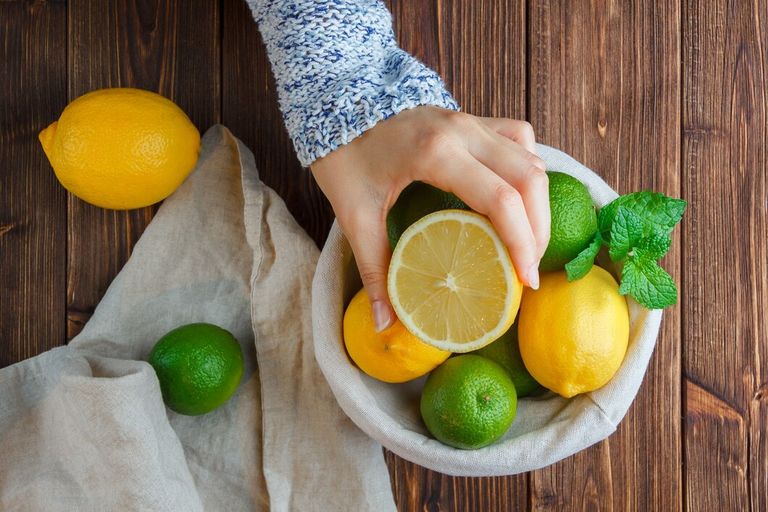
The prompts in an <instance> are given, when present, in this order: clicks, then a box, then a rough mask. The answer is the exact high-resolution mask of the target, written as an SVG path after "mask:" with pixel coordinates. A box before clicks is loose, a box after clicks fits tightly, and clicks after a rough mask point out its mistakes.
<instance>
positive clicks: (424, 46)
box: [386, 0, 528, 512]
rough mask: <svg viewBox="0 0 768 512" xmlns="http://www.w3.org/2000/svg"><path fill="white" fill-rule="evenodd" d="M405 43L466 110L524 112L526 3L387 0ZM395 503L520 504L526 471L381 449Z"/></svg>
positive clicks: (416, 506)
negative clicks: (453, 464)
mask: <svg viewBox="0 0 768 512" xmlns="http://www.w3.org/2000/svg"><path fill="white" fill-rule="evenodd" d="M389 7H390V9H391V11H392V18H393V23H394V27H395V33H396V35H397V37H398V41H399V43H400V45H401V46H402V48H403V49H405V50H406V51H408V52H410V53H411V54H413V55H415V56H416V57H417V58H419V59H420V60H421V61H422V62H424V63H425V64H427V65H428V66H430V67H432V68H433V69H436V70H437V71H438V72H439V73H440V74H441V76H442V77H443V79H444V80H445V82H446V86H447V87H448V89H449V90H450V91H451V92H452V93H453V95H454V97H455V98H456V100H457V101H458V102H459V104H460V105H461V106H462V109H463V110H464V111H466V112H470V113H472V114H475V115H482V116H505V117H512V118H516V119H522V118H524V117H525V85H526V76H525V26H526V22H525V3H524V2H523V1H522V0H504V1H487V0H483V1H478V2H462V1H450V2H439V3H437V4H436V3H433V2H396V1H392V2H390V3H389ZM386 458H387V462H388V464H389V467H390V471H391V473H392V483H393V489H394V493H395V499H396V502H397V503H398V507H399V509H400V510H403V511H415V510H453V511H457V512H458V511H466V510H482V511H496V510H498V511H508V510H525V509H526V508H527V503H528V478H527V476H526V475H516V476H509V477H500V478H458V477H450V476H446V475H442V474H440V473H436V472H434V471H430V470H427V469H425V468H421V467H418V466H415V465H413V464H411V463H409V462H407V461H405V460H403V459H400V458H399V457H397V456H396V455H394V454H391V453H387V456H386Z"/></svg>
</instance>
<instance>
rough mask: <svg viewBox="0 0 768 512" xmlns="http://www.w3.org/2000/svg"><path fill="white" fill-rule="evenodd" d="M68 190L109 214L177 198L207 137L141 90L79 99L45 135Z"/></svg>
mask: <svg viewBox="0 0 768 512" xmlns="http://www.w3.org/2000/svg"><path fill="white" fill-rule="evenodd" d="M40 142H41V143H42V145H43V150H44V151H45V154H46V156H48V160H49V161H50V162H51V166H52V167H53V170H54V172H55V173H56V177H57V178H58V179H59V181H60V182H61V184H62V185H63V186H64V188H66V189H67V190H69V191H70V192H72V193H73V194H74V195H76V196H77V197H79V198H80V199H82V200H84V201H87V202H89V203H91V204H94V205H96V206H101V207H102V208H111V209H116V210H125V209H131V208H141V207H143V206H148V205H151V204H154V203H157V202H158V201H161V200H163V199H165V198H166V197H168V196H169V195H171V194H172V193H173V191H174V190H176V188H177V187H178V186H179V185H181V183H182V182H183V181H184V179H185V178H186V177H187V175H188V174H189V173H190V172H191V171H192V169H193V168H194V167H195V163H196V162H197V156H198V153H199V151H200V132H198V131H197V128H195V126H194V125H193V124H192V122H191V121H190V120H189V118H188V117H187V115H186V114H185V113H184V111H182V110H181V109H180V108H179V107H178V106H177V105H176V104H175V103H173V102H172V101H171V100H169V99H167V98H164V97H163V96H160V95H159V94H155V93H153V92H149V91H142V90H140V89H101V90H97V91H93V92H90V93H88V94H85V95H83V96H80V97H79V98H77V99H76V100H74V101H72V103H70V104H69V105H67V107H66V108H65V109H64V112H62V114H61V117H60V118H59V120H58V121H55V122H54V123H53V124H51V125H50V126H49V127H48V128H46V129H45V130H43V131H42V132H40Z"/></svg>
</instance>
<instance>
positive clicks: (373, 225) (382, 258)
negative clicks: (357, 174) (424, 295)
mask: <svg viewBox="0 0 768 512" xmlns="http://www.w3.org/2000/svg"><path fill="white" fill-rule="evenodd" d="M339 223H340V224H341V228H342V231H343V232H344V234H345V235H346V237H347V239H348V240H349V244H350V245H351V246H352V252H353V253H354V255H355V261H356V262H357V270H358V271H359V272H360V277H361V278H362V280H363V286H364V287H365V291H366V292H367V293H368V298H369V299H370V301H371V309H372V310H373V321H374V324H375V326H376V332H381V331H383V330H384V329H386V328H387V327H389V326H390V325H392V323H393V322H394V321H395V313H394V311H393V310H392V306H391V305H390V302H389V296H388V295H387V272H388V270H389V260H390V258H391V256H392V254H391V251H390V248H389V240H388V239H387V226H386V217H385V216H384V215H382V214H380V213H379V212H376V211H368V210H367V209H366V210H362V209H361V210H359V211H355V212H354V213H353V214H350V215H345V216H344V217H339Z"/></svg>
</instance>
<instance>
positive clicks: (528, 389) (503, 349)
mask: <svg viewBox="0 0 768 512" xmlns="http://www.w3.org/2000/svg"><path fill="white" fill-rule="evenodd" d="M473 354H477V355H479V356H483V357H487V358H488V359H490V360H491V361H494V362H496V363H499V364H500V365H501V366H502V367H503V368H504V369H505V370H507V373H508V374H509V376H510V377H511V378H512V382H513V383H514V384H515V391H517V397H518V398H523V397H525V396H531V395H537V394H539V393H541V392H543V391H544V388H543V387H542V386H541V384H539V383H538V382H536V380H534V378H533V377H531V374H530V373H528V370H527V369H526V368H525V364H523V358H522V356H520V347H519V345H518V343H517V322H515V323H514V324H512V327H510V328H509V330H508V331H507V332H505V333H504V334H502V335H501V337H500V338H499V339H497V340H496V341H494V342H493V343H491V344H490V345H486V346H484V347H483V348H481V349H478V350H475V351H474V352H473Z"/></svg>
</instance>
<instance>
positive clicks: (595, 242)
mask: <svg viewBox="0 0 768 512" xmlns="http://www.w3.org/2000/svg"><path fill="white" fill-rule="evenodd" d="M602 245H603V237H602V236H600V231H598V232H596V233H595V237H594V238H593V239H592V242H590V244H589V245H588V246H587V247H586V249H584V250H583V251H581V252H580V253H579V254H578V255H577V256H576V257H575V258H573V259H572V260H571V261H569V262H568V263H566V264H565V272H566V273H567V274H568V281H569V282H570V281H575V280H577V279H581V278H582V277H584V276H585V275H587V273H588V272H589V269H591V268H592V265H594V264H595V257H597V253H598V252H600V247H601V246H602Z"/></svg>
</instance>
